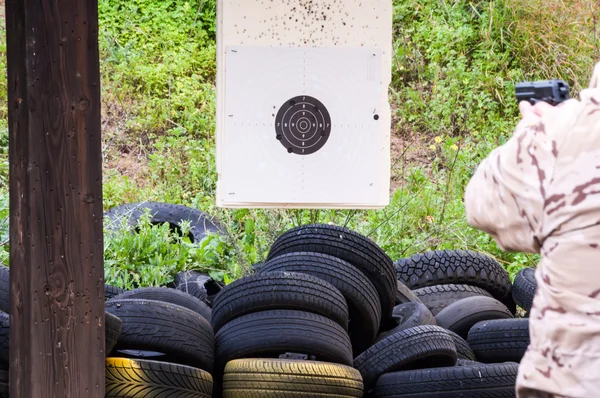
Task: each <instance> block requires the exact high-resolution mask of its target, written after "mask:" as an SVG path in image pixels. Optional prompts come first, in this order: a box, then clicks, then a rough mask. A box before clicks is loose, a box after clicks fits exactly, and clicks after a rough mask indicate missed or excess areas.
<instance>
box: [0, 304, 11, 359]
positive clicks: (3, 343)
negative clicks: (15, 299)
mask: <svg viewBox="0 0 600 398" xmlns="http://www.w3.org/2000/svg"><path fill="white" fill-rule="evenodd" d="M9 347H10V315H8V314H7V313H6V312H4V311H2V312H0V361H1V362H2V363H3V364H8V352H9Z"/></svg>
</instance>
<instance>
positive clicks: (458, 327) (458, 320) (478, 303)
mask: <svg viewBox="0 0 600 398" xmlns="http://www.w3.org/2000/svg"><path fill="white" fill-rule="evenodd" d="M512 317H513V315H512V313H511V312H510V311H509V310H508V308H506V306H505V305H504V304H502V303H501V302H499V301H498V300H496V299H493V298H491V297H484V296H475V297H467V298H465V299H462V300H458V301H457V302H455V303H452V304H450V305H449V306H447V307H446V308H444V309H443V310H441V311H440V312H439V313H438V314H437V315H436V316H435V320H436V322H437V324H438V325H440V326H442V327H443V328H445V329H448V330H452V331H453V332H454V333H456V334H458V335H459V336H460V337H462V338H463V339H466V338H467V335H468V333H469V330H470V329H471V327H472V326H473V325H475V324H476V323H477V322H480V321H486V320H489V319H506V318H512Z"/></svg>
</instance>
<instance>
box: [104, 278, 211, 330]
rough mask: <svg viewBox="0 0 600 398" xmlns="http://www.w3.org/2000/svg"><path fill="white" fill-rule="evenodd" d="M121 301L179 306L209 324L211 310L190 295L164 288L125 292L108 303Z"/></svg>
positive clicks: (141, 288)
mask: <svg viewBox="0 0 600 398" xmlns="http://www.w3.org/2000/svg"><path fill="white" fill-rule="evenodd" d="M123 299H142V300H155V301H163V302H165V303H170V304H175V305H179V306H182V307H185V308H187V309H188V310H191V311H194V312H195V313H196V314H198V315H200V316H202V317H203V318H204V319H206V320H207V321H209V322H210V319H211V316H212V314H211V309H210V308H209V307H208V306H207V305H206V304H204V303H203V302H202V301H200V300H198V299H197V298H196V297H194V296H192V295H191V294H187V293H185V292H182V291H179V290H176V289H170V288H166V287H140V288H137V289H133V290H128V291H125V292H123V293H121V294H119V295H117V296H115V297H113V298H112V299H110V300H109V301H115V300H123Z"/></svg>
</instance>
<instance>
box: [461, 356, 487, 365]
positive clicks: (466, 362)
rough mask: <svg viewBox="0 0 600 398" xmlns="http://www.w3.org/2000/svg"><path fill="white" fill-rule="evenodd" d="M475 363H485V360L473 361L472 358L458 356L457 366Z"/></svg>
mask: <svg viewBox="0 0 600 398" xmlns="http://www.w3.org/2000/svg"><path fill="white" fill-rule="evenodd" d="M473 365H485V364H484V363H483V362H477V361H473V360H471V359H462V358H458V359H457V360H456V366H473Z"/></svg>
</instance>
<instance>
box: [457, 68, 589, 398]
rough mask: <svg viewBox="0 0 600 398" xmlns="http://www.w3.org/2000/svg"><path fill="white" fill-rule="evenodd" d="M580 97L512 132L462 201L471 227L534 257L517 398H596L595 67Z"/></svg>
mask: <svg viewBox="0 0 600 398" xmlns="http://www.w3.org/2000/svg"><path fill="white" fill-rule="evenodd" d="M579 97H580V99H579V100H576V99H571V100H569V101H567V102H565V103H563V104H560V105H559V106H557V107H556V109H552V110H551V112H547V113H544V114H543V116H542V117H541V118H540V117H535V118H533V119H529V122H526V121H523V122H522V123H520V124H519V125H518V126H517V128H516V130H515V132H514V135H513V136H512V137H511V139H510V140H509V141H508V142H506V144H504V145H502V146H501V147H498V148H496V149H495V150H494V151H492V153H490V155H489V156H488V157H487V158H486V159H485V160H484V161H483V162H482V163H481V164H480V165H479V167H478V168H477V170H476V172H475V174H474V176H473V177H472V180H471V181H470V182H469V184H468V186H467V188H466V192H465V209H466V215H467V221H468V223H469V224H470V225H472V226H473V227H475V228H478V229H480V230H482V231H485V232H487V233H489V234H491V235H492V236H493V237H494V239H495V240H496V242H497V243H498V245H499V247H500V248H502V249H503V250H506V251H519V252H529V253H541V255H542V260H541V262H540V263H539V264H538V266H537V270H536V280H537V284H538V289H537V293H536V296H535V299H534V303H533V308H532V310H531V314H530V336H531V344H530V346H529V349H528V351H527V353H526V355H525V357H524V358H523V360H522V362H521V365H520V367H519V375H518V378H517V386H516V393H517V397H518V398H531V397H536V398H538V397H577V398H580V397H581V398H583V397H587V398H598V397H600V247H599V244H600V63H599V64H597V65H596V67H595V69H594V72H593V77H592V79H591V83H590V86H589V88H587V89H585V90H582V92H581V93H580V95H579Z"/></svg>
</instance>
